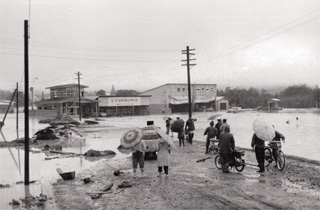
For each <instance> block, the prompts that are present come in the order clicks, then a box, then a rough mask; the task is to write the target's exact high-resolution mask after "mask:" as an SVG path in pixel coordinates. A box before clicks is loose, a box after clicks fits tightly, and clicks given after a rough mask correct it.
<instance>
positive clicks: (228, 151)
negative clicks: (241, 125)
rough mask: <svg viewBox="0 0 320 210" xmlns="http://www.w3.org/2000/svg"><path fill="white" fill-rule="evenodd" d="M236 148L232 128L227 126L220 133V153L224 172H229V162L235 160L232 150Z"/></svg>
mask: <svg viewBox="0 0 320 210" xmlns="http://www.w3.org/2000/svg"><path fill="white" fill-rule="evenodd" d="M234 150H235V142H234V138H233V135H232V134H231V133H230V128H229V127H225V129H224V133H222V134H221V135H220V141H219V153H220V157H221V159H222V171H223V173H229V170H228V168H229V164H230V162H232V161H234V157H233V154H232V152H233V151H234Z"/></svg>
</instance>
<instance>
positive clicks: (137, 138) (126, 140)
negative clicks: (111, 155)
mask: <svg viewBox="0 0 320 210" xmlns="http://www.w3.org/2000/svg"><path fill="white" fill-rule="evenodd" d="M142 136H143V134H142V130H141V129H140V128H132V129H130V130H128V131H127V132H125V133H124V134H123V136H122V137H121V139H120V141H121V145H122V147H123V148H125V149H130V148H132V147H134V146H136V145H137V144H139V143H140V142H141V139H142Z"/></svg>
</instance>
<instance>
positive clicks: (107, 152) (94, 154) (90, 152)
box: [84, 149, 116, 157]
mask: <svg viewBox="0 0 320 210" xmlns="http://www.w3.org/2000/svg"><path fill="white" fill-rule="evenodd" d="M112 155H116V153H115V152H114V151H112V150H104V151H98V150H93V149H90V150H88V151H87V152H86V153H84V156H87V157H98V156H112Z"/></svg>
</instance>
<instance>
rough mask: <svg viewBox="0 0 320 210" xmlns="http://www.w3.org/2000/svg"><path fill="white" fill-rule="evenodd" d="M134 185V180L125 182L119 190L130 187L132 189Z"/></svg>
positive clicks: (120, 185)
mask: <svg viewBox="0 0 320 210" xmlns="http://www.w3.org/2000/svg"><path fill="white" fill-rule="evenodd" d="M133 185H134V181H132V180H123V181H122V182H121V183H120V184H119V185H118V187H119V188H128V187H132V186H133Z"/></svg>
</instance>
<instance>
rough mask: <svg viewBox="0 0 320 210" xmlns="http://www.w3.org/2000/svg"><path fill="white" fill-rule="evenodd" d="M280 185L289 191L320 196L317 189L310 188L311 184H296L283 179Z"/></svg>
mask: <svg viewBox="0 0 320 210" xmlns="http://www.w3.org/2000/svg"><path fill="white" fill-rule="evenodd" d="M281 185H282V187H283V188H284V189H285V191H286V192H289V193H303V194H308V195H309V196H313V197H317V198H319V197H320V192H319V191H318V190H314V189H310V188H311V187H312V186H311V185H307V184H306V183H299V184H296V183H293V182H291V181H289V180H283V181H282V184H281Z"/></svg>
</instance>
